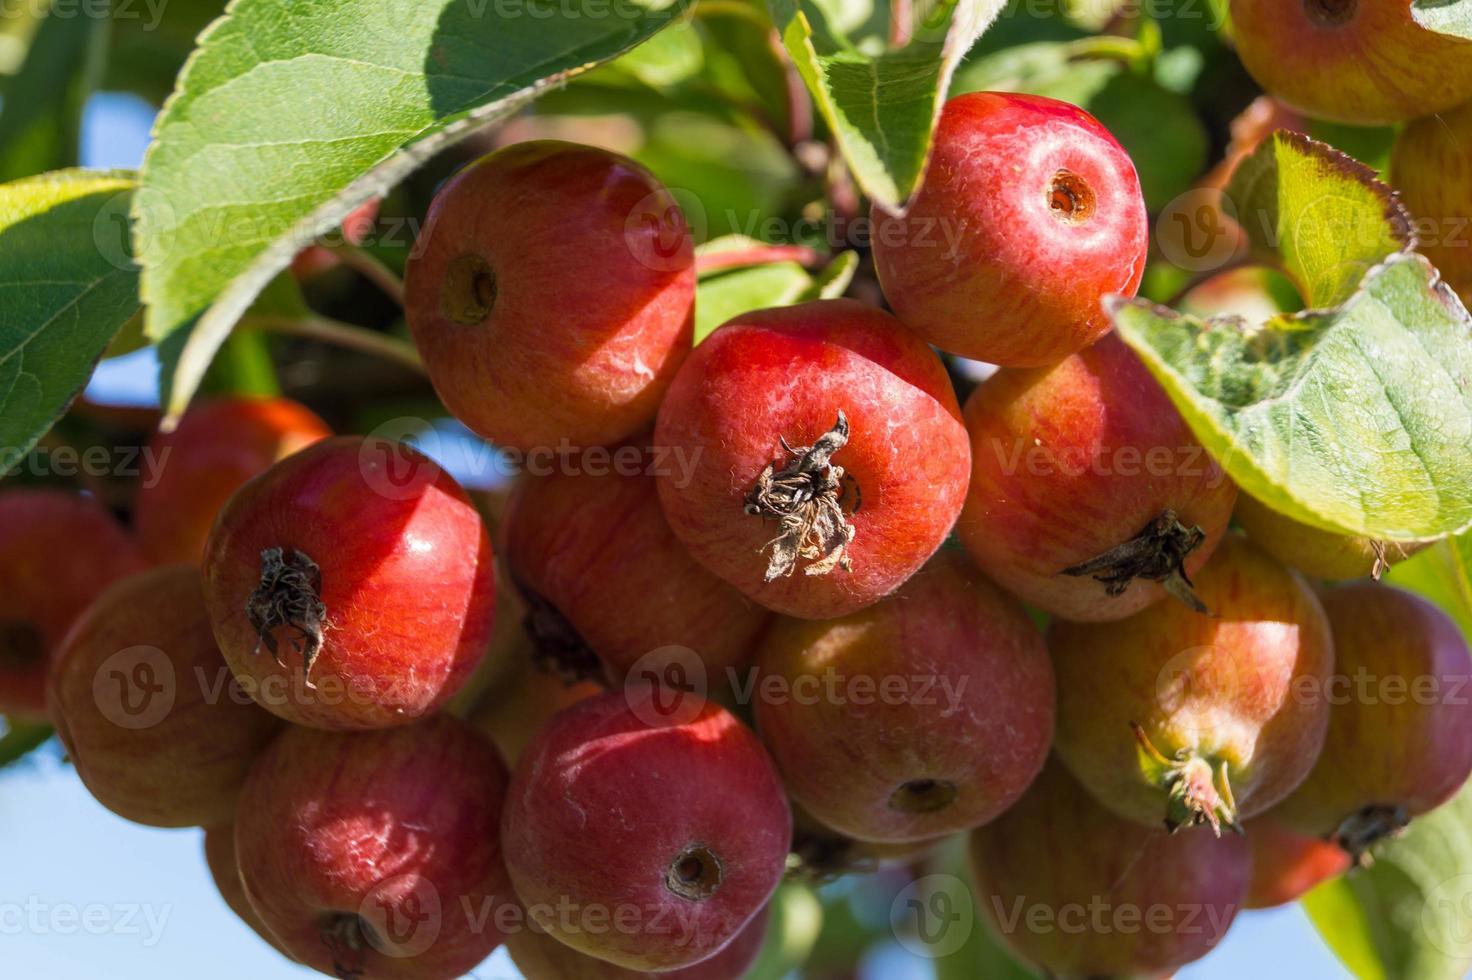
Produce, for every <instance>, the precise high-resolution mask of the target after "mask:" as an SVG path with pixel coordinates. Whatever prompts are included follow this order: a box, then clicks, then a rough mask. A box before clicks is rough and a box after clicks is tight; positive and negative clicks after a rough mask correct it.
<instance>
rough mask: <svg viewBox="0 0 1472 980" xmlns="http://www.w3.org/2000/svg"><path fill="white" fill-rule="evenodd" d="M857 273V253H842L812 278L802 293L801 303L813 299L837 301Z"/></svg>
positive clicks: (846, 290)
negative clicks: (811, 281)
mask: <svg viewBox="0 0 1472 980" xmlns="http://www.w3.org/2000/svg"><path fill="white" fill-rule="evenodd" d="M858 271H859V253H858V252H842V253H840V254H839V256H838V258H836V259H834V260H833V261H832V262H829V263H828V265H827V266H825V267H824V269H823V271H822V272H820V273H818V274H817V276H815V277H814V278H813V283H812V285H811V286H809V287H808V288H807V290H806V291H805V292H804V293H803V295H802V299H803V301H807V300H813V299H837V298H838V297H840V296H842V295H843V294H844V293H846V292H848V287H849V286H851V285H852V284H853V281H854V274H855V273H857V272H858Z"/></svg>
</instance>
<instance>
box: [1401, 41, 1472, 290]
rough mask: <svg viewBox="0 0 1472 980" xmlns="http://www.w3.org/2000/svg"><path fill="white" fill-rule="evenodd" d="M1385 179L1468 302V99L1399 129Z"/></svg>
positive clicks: (1424, 247) (1471, 192)
mask: <svg viewBox="0 0 1472 980" xmlns="http://www.w3.org/2000/svg"><path fill="white" fill-rule="evenodd" d="M1469 47H1472V45H1469ZM1467 57H1468V58H1469V59H1472V54H1469V55H1468V56H1467ZM1468 99H1469V100H1472V94H1469V95H1468ZM1390 180H1391V183H1393V184H1394V185H1395V188H1396V190H1398V191H1400V195H1401V202H1402V203H1403V204H1405V206H1406V208H1407V209H1409V210H1410V212H1411V214H1412V215H1414V216H1415V218H1416V223H1415V224H1416V231H1417V233H1418V236H1419V238H1420V240H1421V246H1420V248H1421V252H1422V253H1424V254H1425V256H1426V257H1427V258H1428V259H1430V260H1431V264H1432V265H1434V266H1436V269H1437V271H1438V272H1440V273H1441V277H1442V279H1444V280H1445V281H1446V283H1447V285H1449V286H1451V287H1452V289H1454V290H1456V292H1457V294H1458V295H1459V296H1461V298H1462V302H1463V303H1466V304H1468V305H1469V306H1472V230H1469V229H1468V225H1467V221H1468V217H1469V216H1472V101H1469V102H1468V103H1467V104H1466V105H1464V106H1460V107H1458V108H1456V109H1453V110H1451V111H1449V112H1445V113H1439V114H1437V115H1434V116H1427V117H1426V118H1425V119H1417V120H1416V121H1415V122H1412V123H1410V124H1409V125H1407V126H1406V128H1405V129H1403V130H1401V132H1400V136H1398V137H1397V138H1396V141H1395V150H1394V151H1393V152H1392V153H1391V157H1390Z"/></svg>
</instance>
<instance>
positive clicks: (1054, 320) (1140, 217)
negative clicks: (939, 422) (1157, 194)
mask: <svg viewBox="0 0 1472 980" xmlns="http://www.w3.org/2000/svg"><path fill="white" fill-rule="evenodd" d="M1059 174H1066V175H1071V177H1069V178H1068V179H1069V180H1070V181H1075V182H1081V185H1077V184H1073V185H1065V186H1082V187H1083V188H1084V189H1083V190H1082V192H1081V196H1080V201H1081V202H1082V201H1087V202H1088V203H1087V204H1086V205H1085V206H1084V207H1083V208H1082V209H1080V210H1078V211H1072V212H1070V211H1065V210H1059V209H1057V208H1056V207H1055V206H1054V205H1055V203H1056V202H1055V194H1054V184H1055V179H1056V178H1057V176H1058V175H1059ZM1064 200H1066V198H1064ZM874 219H875V228H874V262H875V265H876V267H877V268H878V271H879V280H880V283H881V285H882V286H883V288H884V295H885V298H886V299H888V300H889V302H890V305H891V306H892V307H893V308H894V311H895V314H896V315H897V316H898V317H899V318H900V319H901V320H903V321H904V322H905V324H906V325H907V326H908V327H910V328H911V329H912V330H914V331H915V332H916V333H918V334H919V335H920V336H921V337H923V338H924V339H925V340H927V341H929V342H930V343H932V344H935V345H936V346H937V347H940V348H941V349H943V350H947V351H950V352H952V353H954V354H960V355H961V356H963V357H969V358H973V359H975V360H979V361H987V362H990V363H992V364H1004V365H1007V366H1010V367H1040V366H1043V365H1047V364H1055V363H1057V362H1058V361H1061V360H1062V359H1063V358H1065V357H1067V356H1068V355H1069V354H1072V353H1073V352H1074V351H1078V350H1082V349H1083V348H1084V347H1087V346H1088V345H1089V344H1091V343H1093V342H1094V341H1095V340H1097V339H1098V338H1099V337H1101V336H1103V335H1104V334H1105V333H1106V332H1107V331H1108V330H1109V329H1110V320H1109V316H1108V315H1107V314H1106V313H1105V312H1104V309H1103V307H1102V305H1101V303H1100V301H1101V300H1102V299H1103V298H1104V297H1105V296H1109V295H1116V294H1117V295H1123V296H1133V295H1134V294H1135V292H1136V290H1138V289H1139V288H1140V279H1141V276H1143V274H1144V271H1145V258H1146V252H1147V251H1148V248H1149V237H1150V236H1149V220H1148V217H1147V215H1146V213H1145V199H1144V197H1143V196H1142V195H1141V192H1140V180H1139V177H1138V176H1137V175H1136V173H1135V166H1134V164H1133V163H1132V162H1131V160H1130V157H1129V154H1128V153H1126V152H1125V150H1124V148H1123V147H1121V146H1120V145H1119V143H1118V142H1117V141H1116V140H1115V139H1114V137H1113V136H1112V135H1110V133H1109V131H1108V130H1107V129H1105V128H1104V127H1103V126H1102V125H1100V123H1099V121H1098V120H1097V119H1095V118H1094V117H1093V116H1091V115H1089V114H1088V113H1087V112H1085V111H1084V110H1082V109H1079V108H1077V107H1075V106H1072V105H1069V104H1068V103H1066V102H1059V101H1056V100H1054V99H1048V98H1043V97H1040V96H1033V95H1013V94H1003V93H997V92H976V93H972V94H969V95H961V96H958V97H956V98H954V99H951V100H950V101H949V102H947V103H946V105H945V109H944V110H943V111H942V113H941V117H940V123H939V125H938V127H937V129H936V133H935V144H934V149H933V151H932V154H931V158H930V164H929V169H928V170H927V172H926V175H925V181H924V183H923V184H922V185H921V187H920V191H919V192H918V193H917V194H916V195H915V198H914V200H913V202H912V203H911V205H910V209H909V211H908V212H907V213H906V215H905V216H904V217H896V216H894V215H892V214H889V213H887V212H885V211H883V210H882V209H876V211H875V214H874Z"/></svg>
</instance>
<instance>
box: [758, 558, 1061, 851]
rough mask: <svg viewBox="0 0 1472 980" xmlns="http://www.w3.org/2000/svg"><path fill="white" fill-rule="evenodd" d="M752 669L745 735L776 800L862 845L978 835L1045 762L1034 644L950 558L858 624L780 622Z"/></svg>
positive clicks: (990, 588)
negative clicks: (783, 790) (774, 786)
mask: <svg viewBox="0 0 1472 980" xmlns="http://www.w3.org/2000/svg"><path fill="white" fill-rule="evenodd" d="M757 664H758V667H759V669H760V673H761V676H760V677H759V678H757V679H756V687H755V688H754V689H753V690H752V691H751V697H752V698H754V700H755V715H756V722H757V728H758V729H759V730H760V731H761V733H762V740H763V741H764V742H766V744H767V747H768V749H769V750H770V751H771V753H772V757H773V758H774V759H775V760H776V762H777V767H778V769H779V770H781V772H782V777H783V780H784V782H785V783H786V785H787V790H788V792H789V793H790V794H791V795H792V797H793V799H795V800H797V801H798V802H799V803H800V804H802V806H803V807H804V808H805V809H806V810H808V811H809V812H810V813H812V815H813V816H814V817H816V818H817V819H818V820H820V821H821V822H823V823H824V824H826V825H828V826H829V827H832V828H833V829H834V830H837V831H839V832H840V833H842V834H846V835H848V836H850V837H853V838H856V839H858V840H867V841H890V842H903V841H924V840H929V839H933V838H936V837H940V836H943V835H945V834H951V833H956V832H959V831H962V830H969V829H971V828H972V827H976V826H979V825H981V824H984V823H986V822H987V821H989V820H992V819H995V818H996V817H997V816H998V815H999V814H1001V813H1002V812H1003V811H1005V810H1006V809H1007V808H1008V807H1010V806H1011V805H1012V804H1013V803H1015V802H1017V799H1018V797H1020V796H1021V795H1022V793H1023V791H1024V790H1026V789H1027V787H1028V784H1029V783H1031V782H1032V780H1033V779H1034V777H1036V776H1037V774H1038V772H1039V771H1040V770H1041V769H1042V767H1043V762H1044V761H1045V760H1046V759H1047V757H1048V746H1049V745H1050V743H1051V742H1052V739H1053V715H1054V693H1053V669H1052V666H1051V664H1050V663H1049V660H1048V651H1047V649H1046V648H1045V647H1044V645H1043V638H1042V636H1041V634H1039V633H1038V631H1037V628H1036V627H1035V626H1034V625H1033V623H1032V620H1030V619H1029V618H1028V616H1027V614H1026V613H1025V612H1023V610H1022V607H1021V606H1019V605H1018V604H1017V603H1016V602H1015V601H1014V600H1013V599H1012V598H1011V597H1009V596H1007V595H1005V594H1004V593H1003V592H1002V591H1001V590H1000V589H998V588H996V586H994V585H992V584H991V583H990V582H987V581H986V580H985V579H984V578H982V577H981V575H980V574H979V573H977V572H976V571H975V569H973V568H972V567H971V566H970V563H969V562H967V561H966V559H965V558H964V557H963V556H961V555H959V554H957V553H956V552H955V551H943V552H941V553H940V554H938V555H936V557H935V558H934V559H932V560H931V562H930V564H929V565H928V566H926V568H925V569H923V570H922V571H921V572H920V573H919V574H918V575H916V576H915V577H914V578H912V579H911V580H910V581H909V582H907V583H906V584H905V585H904V586H903V587H902V588H901V589H900V590H899V591H898V592H896V593H895V594H894V595H892V596H890V597H888V598H886V599H884V600H882V601H880V602H879V603H877V604H875V605H873V606H870V607H869V608H867V609H864V610H862V611H860V612H857V613H851V614H849V615H848V616H845V617H843V618H841V619H835V620H830V621H828V622H809V621H806V620H798V619H779V620H778V621H777V622H776V623H774V624H773V626H772V628H771V630H769V631H768V632H767V634H766V636H765V637H764V638H763V639H762V643H761V646H760V647H759V650H758V653H757Z"/></svg>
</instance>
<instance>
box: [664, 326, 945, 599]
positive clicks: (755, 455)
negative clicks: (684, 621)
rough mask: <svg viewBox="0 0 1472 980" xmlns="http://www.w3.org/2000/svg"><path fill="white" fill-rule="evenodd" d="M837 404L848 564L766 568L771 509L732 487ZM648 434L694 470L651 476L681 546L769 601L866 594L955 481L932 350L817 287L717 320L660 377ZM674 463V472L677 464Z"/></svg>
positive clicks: (772, 532) (936, 513)
mask: <svg viewBox="0 0 1472 980" xmlns="http://www.w3.org/2000/svg"><path fill="white" fill-rule="evenodd" d="M840 411H842V412H843V413H845V415H846V416H847V418H848V421H849V424H850V436H849V440H848V444H847V445H846V446H844V447H843V448H842V449H840V450H839V451H838V452H837V453H835V454H834V456H833V459H832V462H833V463H834V464H835V465H837V466H841V467H842V468H843V469H844V471H845V473H846V474H847V476H848V477H849V478H851V480H852V483H853V484H856V485H857V487H858V493H859V495H860V497H861V505H860V506H859V508H858V509H857V511H856V512H855V511H852V510H851V506H852V505H851V504H849V505H848V506H845V507H844V512H845V514H846V515H848V519H849V521H850V523H851V524H852V525H853V527H854V528H855V531H856V534H855V537H854V540H853V542H852V544H851V545H850V546H849V548H848V555H849V557H850V558H851V560H852V565H853V567H852V571H848V572H845V571H843V570H841V569H838V570H835V571H833V572H831V573H830V574H827V575H808V574H805V573H804V570H803V569H802V568H798V569H797V570H796V572H795V573H794V574H792V575H790V576H786V577H780V578H777V579H775V580H773V581H771V582H766V581H764V577H765V574H766V570H767V558H766V555H765V554H764V552H763V549H764V548H765V547H766V545H767V544H768V542H770V541H771V540H772V539H773V537H775V536H776V535H777V533H778V532H777V530H776V523H775V522H770V521H766V520H763V519H762V518H760V517H757V516H752V515H750V514H747V513H746V511H745V509H744V507H745V498H746V495H747V494H748V492H750V491H751V489H752V487H753V486H754V485H755V484H756V482H757V480H758V478H759V477H760V475H761V474H762V471H763V470H764V469H765V468H766V467H767V465H768V464H771V463H774V462H776V463H778V465H781V463H783V462H786V460H787V459H788V458H789V457H787V456H786V454H785V453H784V451H783V449H782V447H781V444H780V442H779V440H780V439H782V438H785V439H786V440H787V443H788V445H790V446H793V447H801V446H811V445H813V443H814V442H815V441H816V440H818V439H819V438H820V437H822V436H823V435H824V434H825V433H827V432H828V431H829V430H830V429H832V428H833V427H834V423H835V420H836V418H837V415H838V413H839V412H840ZM654 444H655V446H656V447H658V448H659V449H661V450H665V451H672V452H675V453H682V454H683V456H682V457H679V458H683V459H685V460H688V461H691V462H693V465H694V468H693V477H692V478H691V479H690V480H689V481H688V485H685V483H686V481H685V480H684V479H682V478H680V477H679V476H677V475H675V474H674V473H664V472H663V471H662V474H661V475H660V476H659V477H657V482H658V484H659V497H660V503H661V504H662V505H663V507H664V513H665V517H666V518H668V520H669V522H670V527H671V528H672V529H673V530H674V532H675V535H676V537H678V538H679V539H680V540H681V541H682V542H684V544H685V546H686V547H687V548H688V549H690V553H691V554H692V555H694V556H695V558H696V560H698V561H699V562H700V563H701V564H703V565H705V567H706V568H708V569H710V570H711V571H712V572H714V573H715V574H716V575H718V576H720V577H721V578H723V579H725V580H726V581H727V582H730V583H731V584H732V585H734V586H736V588H738V589H740V590H741V591H742V592H744V593H745V594H746V595H748V596H750V597H751V598H753V599H755V600H756V601H757V602H759V603H761V604H762V605H764V606H766V607H768V608H769V609H773V610H775V611H777V612H780V613H784V614H786V615H789V616H797V617H800V618H803V619H829V618H832V617H835V616H844V615H847V614H849V613H851V612H854V611H856V610H859V609H862V608H863V607H864V606H867V605H869V604H871V603H873V602H876V601H878V600H879V599H880V598H882V597H883V596H885V595H888V594H889V593H890V592H893V591H894V590H895V589H896V588H898V587H899V586H900V585H901V584H902V583H903V582H904V581H905V580H906V579H908V578H909V577H910V576H911V575H913V574H914V573H915V572H916V571H918V570H919V569H920V566H922V565H924V564H925V562H926V561H927V560H928V559H929V558H930V556H931V555H933V554H934V553H935V551H936V549H937V548H939V547H940V545H941V542H942V541H944V540H945V538H946V535H947V534H949V533H950V530H951V527H952V525H953V524H954V523H955V520H956V516H957V515H958V514H959V513H960V510H961V503H962V501H963V499H964V497H965V494H966V481H967V473H968V471H969V469H970V465H971V460H970V450H969V446H968V443H967V440H966V430H965V428H964V426H963V425H962V424H961V412H960V408H959V406H958V405H957V403H956V395H955V392H954V390H953V389H952V387H951V382H950V379H949V378H948V377H947V375H946V372H945V367H944V366H943V365H942V364H941V362H940V359H939V358H938V357H937V356H936V355H935V352H934V351H932V350H931V349H930V348H929V347H928V346H926V345H925V343H924V342H922V341H921V340H920V339H919V338H918V337H916V336H915V335H914V334H912V333H910V332H909V331H908V330H906V329H904V327H903V326H902V325H901V324H900V323H899V322H898V321H896V320H895V319H894V318H893V317H891V316H889V315H888V314H885V313H883V312H881V311H879V310H876V309H872V308H870V307H866V306H864V305H862V304H860V303H858V302H855V301H853V300H825V301H820V302H814V303H804V304H800V305H798V306H790V307H784V308H781V309H771V310H759V311H757V312H754V313H748V314H746V315H744V316H740V317H737V318H736V319H734V320H732V321H730V322H729V323H727V324H725V325H724V326H722V327H720V328H719V329H717V330H716V331H715V333H713V334H712V335H711V336H710V337H709V338H707V339H706V340H705V341H704V342H702V343H701V344H700V346H699V347H697V348H696V349H695V353H694V354H692V355H691V357H690V359H689V360H687V361H686V362H685V366H684V367H683V368H682V369H681V370H680V373H679V375H678V376H677V377H676V378H675V382H674V384H672V385H671V386H670V391H669V395H668V397H667V398H666V399H665V402H664V405H663V406H662V407H661V409H660V413H659V420H658V422H657V424H656V426H655V432H654ZM675 473H678V470H677V471H675Z"/></svg>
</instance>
